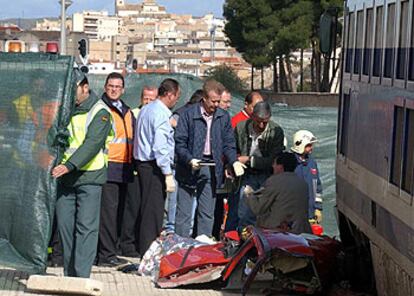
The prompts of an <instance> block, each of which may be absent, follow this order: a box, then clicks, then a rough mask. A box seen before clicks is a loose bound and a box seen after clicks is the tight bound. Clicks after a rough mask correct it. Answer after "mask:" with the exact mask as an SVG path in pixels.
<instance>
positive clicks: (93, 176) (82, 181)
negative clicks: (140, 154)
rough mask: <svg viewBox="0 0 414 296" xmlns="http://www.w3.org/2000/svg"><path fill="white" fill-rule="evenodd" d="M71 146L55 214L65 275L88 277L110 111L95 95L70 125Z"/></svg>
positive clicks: (95, 234) (104, 164)
mask: <svg viewBox="0 0 414 296" xmlns="http://www.w3.org/2000/svg"><path fill="white" fill-rule="evenodd" d="M68 130H69V133H70V137H69V148H68V149H67V150H66V152H65V155H64V157H63V160H62V163H63V164H64V165H65V166H66V167H67V168H68V169H69V171H70V172H69V173H67V174H66V175H63V176H62V177H61V178H60V179H59V187H58V199H57V203H56V214H57V221H58V228H59V234H60V237H61V239H62V246H63V257H64V273H65V275H66V276H74V277H89V276H90V272H91V268H92V264H93V261H94V259H95V256H96V249H97V243H98V229H99V209H100V200H101V191H102V184H104V183H105V182H106V169H107V157H106V154H105V153H106V145H107V143H108V142H109V141H110V136H109V135H110V134H111V130H112V127H111V115H110V111H109V110H108V108H107V107H106V105H105V103H103V102H102V101H101V100H100V99H99V98H98V97H97V96H96V95H94V94H93V93H91V94H90V96H89V97H88V99H86V101H84V102H83V103H82V104H80V105H79V106H77V107H76V109H75V112H74V114H73V116H72V118H71V122H70V124H69V126H68Z"/></svg>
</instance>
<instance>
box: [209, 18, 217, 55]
mask: <svg viewBox="0 0 414 296" xmlns="http://www.w3.org/2000/svg"><path fill="white" fill-rule="evenodd" d="M210 38H211V40H210V46H211V49H210V50H211V52H210V57H211V62H212V63H214V60H215V53H214V51H215V50H216V25H215V24H213V25H212V26H211V28H210Z"/></svg>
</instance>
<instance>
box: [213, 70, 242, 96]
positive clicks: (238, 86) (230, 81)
mask: <svg viewBox="0 0 414 296" xmlns="http://www.w3.org/2000/svg"><path fill="white" fill-rule="evenodd" d="M206 74H207V79H214V80H217V81H218V82H221V83H222V84H223V85H224V86H225V87H226V88H227V89H228V90H229V91H230V92H237V93H240V92H243V91H244V90H246V84H245V83H244V82H243V80H241V79H240V78H239V76H237V74H236V73H235V72H234V70H233V69H232V68H230V67H229V66H227V65H220V66H216V67H212V68H210V69H209V70H208V71H207V73H206Z"/></svg>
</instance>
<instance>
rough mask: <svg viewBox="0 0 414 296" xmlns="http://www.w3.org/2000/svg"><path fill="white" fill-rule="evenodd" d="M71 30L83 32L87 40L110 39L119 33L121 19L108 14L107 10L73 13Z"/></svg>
mask: <svg viewBox="0 0 414 296" xmlns="http://www.w3.org/2000/svg"><path fill="white" fill-rule="evenodd" d="M72 22H73V25H72V30H73V31H74V32H85V34H86V36H88V39H89V40H99V41H111V38H112V37H113V36H117V35H119V34H120V33H121V27H122V20H121V19H120V18H119V17H117V16H109V15H108V12H107V11H83V12H81V13H74V14H73V17H72Z"/></svg>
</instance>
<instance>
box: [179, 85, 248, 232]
mask: <svg viewBox="0 0 414 296" xmlns="http://www.w3.org/2000/svg"><path fill="white" fill-rule="evenodd" d="M224 89H225V88H224V86H223V85H222V84H221V83H219V82H217V81H214V80H209V81H207V82H206V83H205V84H204V86H203V91H204V98H203V100H202V101H201V102H200V103H197V104H194V105H193V106H190V107H189V108H188V109H186V110H185V111H184V112H183V113H182V114H181V116H180V120H179V122H178V126H177V130H176V133H175V154H176V157H177V162H176V179H177V181H178V186H179V187H178V200H177V213H176V220H175V231H176V233H177V234H178V235H181V236H184V237H187V236H189V235H190V232H191V231H190V228H191V216H192V205H193V198H192V196H194V194H195V196H196V198H197V204H198V207H197V210H196V219H197V230H196V234H197V235H201V234H205V235H207V236H211V233H212V229H213V223H214V206H215V198H214V197H215V189H216V188H217V186H220V185H221V184H220V183H221V182H222V180H223V172H224V164H223V156H225V158H226V160H227V161H228V163H229V165H232V168H233V170H234V173H235V175H236V176H241V175H243V173H244V168H245V166H244V165H243V164H242V163H240V162H239V161H237V155H236V143H235V138H234V133H233V130H232V127H231V122H230V116H229V114H228V113H227V112H225V111H224V110H222V109H220V108H218V106H219V103H220V99H221V95H222V93H223V91H224ZM208 163H209V164H213V165H205V164H208Z"/></svg>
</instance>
